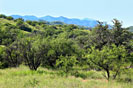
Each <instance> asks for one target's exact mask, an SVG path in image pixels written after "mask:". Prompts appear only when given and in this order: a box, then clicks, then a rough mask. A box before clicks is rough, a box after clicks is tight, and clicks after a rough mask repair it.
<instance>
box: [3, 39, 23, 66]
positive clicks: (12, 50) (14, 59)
mask: <svg viewBox="0 0 133 88" xmlns="http://www.w3.org/2000/svg"><path fill="white" fill-rule="evenodd" d="M19 49H20V48H19V42H18V41H15V42H14V43H13V44H11V45H10V46H8V47H7V48H6V50H5V60H6V61H7V62H8V64H9V66H10V67H18V66H19V65H20V64H21V63H22V61H23V59H22V54H21V52H20V50H19Z"/></svg>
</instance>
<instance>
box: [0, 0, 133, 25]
mask: <svg viewBox="0 0 133 88" xmlns="http://www.w3.org/2000/svg"><path fill="white" fill-rule="evenodd" d="M0 13H2V14H5V15H13V14H18V15H35V16H39V17H40V16H46V15H51V16H65V17H69V18H80V19H83V18H91V19H96V20H100V21H106V22H108V23H110V22H111V20H112V19H113V18H117V19H118V20H121V21H123V25H124V26H131V25H133V0H0Z"/></svg>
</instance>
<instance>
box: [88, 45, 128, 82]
mask: <svg viewBox="0 0 133 88" xmlns="http://www.w3.org/2000/svg"><path fill="white" fill-rule="evenodd" d="M127 55H128V53H127V51H126V49H125V47H124V46H118V47H117V46H116V45H114V44H113V45H111V46H104V47H103V48H102V49H101V50H99V49H96V48H94V47H93V48H91V50H90V53H89V55H88V58H89V59H88V61H89V62H90V63H92V64H93V65H94V66H96V68H99V69H103V70H104V71H106V73H107V76H106V75H105V77H106V78H107V79H108V80H109V79H110V77H111V74H110V71H113V72H114V74H113V78H114V79H115V78H116V77H117V75H118V74H119V73H120V72H121V70H122V69H124V68H126V66H127V65H129V64H127V58H128V57H127Z"/></svg>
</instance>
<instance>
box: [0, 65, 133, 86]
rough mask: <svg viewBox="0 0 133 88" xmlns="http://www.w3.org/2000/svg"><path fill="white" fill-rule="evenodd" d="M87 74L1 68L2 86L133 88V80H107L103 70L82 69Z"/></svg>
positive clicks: (22, 67) (40, 69) (25, 68)
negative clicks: (76, 74)
mask: <svg viewBox="0 0 133 88" xmlns="http://www.w3.org/2000/svg"><path fill="white" fill-rule="evenodd" d="M81 73H83V74H84V75H85V76H87V77H85V78H83V76H81V74H80V77H75V76H74V75H72V74H71V73H70V74H68V75H67V76H66V75H64V73H63V72H61V71H56V70H50V69H49V70H48V69H44V68H39V69H38V70H37V71H31V70H29V69H28V68H27V67H25V66H20V67H19V68H7V69H4V70H0V88H132V86H133V83H132V82H118V81H116V80H111V81H107V80H106V79H105V78H104V77H103V75H102V73H101V72H96V71H82V72H81Z"/></svg>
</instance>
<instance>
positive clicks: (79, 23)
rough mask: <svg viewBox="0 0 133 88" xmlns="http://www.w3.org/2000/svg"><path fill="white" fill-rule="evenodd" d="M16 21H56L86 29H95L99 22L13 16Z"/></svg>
mask: <svg viewBox="0 0 133 88" xmlns="http://www.w3.org/2000/svg"><path fill="white" fill-rule="evenodd" d="M11 16H12V17H13V18H14V19H17V18H23V19H24V20H31V21H39V20H44V21H48V22H54V21H60V22H63V23H66V24H75V25H79V26H86V27H95V26H96V25H97V24H98V22H97V21H96V20H93V19H88V18H85V19H82V20H81V19H76V18H71V19H70V18H67V17H63V16H60V17H52V16H44V17H36V16H30V15H26V16H20V15H11Z"/></svg>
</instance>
